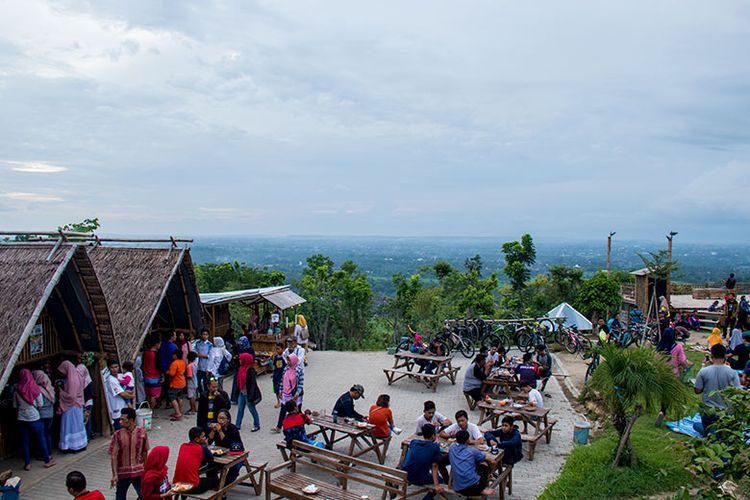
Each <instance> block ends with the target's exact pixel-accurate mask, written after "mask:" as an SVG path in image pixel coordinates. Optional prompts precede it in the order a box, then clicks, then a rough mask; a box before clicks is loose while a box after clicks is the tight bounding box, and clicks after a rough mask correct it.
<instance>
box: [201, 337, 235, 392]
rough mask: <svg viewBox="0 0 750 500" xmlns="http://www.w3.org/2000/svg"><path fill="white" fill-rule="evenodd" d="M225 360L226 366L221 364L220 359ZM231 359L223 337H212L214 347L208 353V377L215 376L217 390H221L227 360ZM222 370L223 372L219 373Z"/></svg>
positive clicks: (222, 388) (227, 363)
mask: <svg viewBox="0 0 750 500" xmlns="http://www.w3.org/2000/svg"><path fill="white" fill-rule="evenodd" d="M223 360H226V364H225V365H224V366H226V368H224V367H223V366H222V361H223ZM230 361H232V355H231V354H230V353H229V351H227V349H226V344H224V339H223V338H221V337H214V347H213V349H211V351H210V352H209V353H208V367H207V369H206V371H207V372H208V378H212V377H213V378H215V379H216V380H218V382H219V390H221V391H223V390H224V387H223V384H222V383H223V382H224V375H226V374H227V372H226V370H227V369H228V367H229V362H230ZM221 372H223V373H221Z"/></svg>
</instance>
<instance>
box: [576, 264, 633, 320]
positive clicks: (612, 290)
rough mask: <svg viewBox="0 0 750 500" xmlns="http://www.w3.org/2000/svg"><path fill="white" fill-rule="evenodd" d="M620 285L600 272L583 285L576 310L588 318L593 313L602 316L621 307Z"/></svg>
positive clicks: (577, 298)
mask: <svg viewBox="0 0 750 500" xmlns="http://www.w3.org/2000/svg"><path fill="white" fill-rule="evenodd" d="M621 301H622V296H621V295H620V284H619V283H618V282H617V280H616V279H615V278H613V277H612V276H608V275H607V273H605V272H604V271H599V272H598V273H596V274H594V275H593V276H592V277H591V278H589V279H587V280H586V281H584V282H583V284H581V286H580V288H579V290H578V296H577V297H576V301H575V304H574V305H573V306H574V307H575V308H576V309H578V310H579V311H581V313H583V314H585V315H586V316H589V317H591V315H592V314H593V313H597V315H599V316H602V315H604V314H605V313H606V311H607V310H610V309H615V308H616V307H617V306H619V305H620V302H621Z"/></svg>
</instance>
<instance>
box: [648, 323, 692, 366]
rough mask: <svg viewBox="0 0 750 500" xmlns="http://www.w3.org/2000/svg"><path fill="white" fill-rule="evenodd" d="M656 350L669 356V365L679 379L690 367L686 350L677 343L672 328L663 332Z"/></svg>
mask: <svg viewBox="0 0 750 500" xmlns="http://www.w3.org/2000/svg"><path fill="white" fill-rule="evenodd" d="M656 350H657V352H661V353H663V354H666V355H667V356H669V364H670V365H672V366H673V371H674V374H675V375H677V376H678V377H680V376H681V375H682V373H683V372H684V371H685V369H686V368H687V367H688V366H689V362H688V359H687V356H685V349H684V348H683V347H682V344H680V343H679V342H677V339H676V336H675V331H674V329H672V328H667V329H666V330H664V331H663V332H661V339H659V343H658V344H656Z"/></svg>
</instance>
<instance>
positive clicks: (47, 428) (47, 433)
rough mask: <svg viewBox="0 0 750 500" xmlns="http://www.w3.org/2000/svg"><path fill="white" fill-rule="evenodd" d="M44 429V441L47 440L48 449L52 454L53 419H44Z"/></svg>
mask: <svg viewBox="0 0 750 500" xmlns="http://www.w3.org/2000/svg"><path fill="white" fill-rule="evenodd" d="M42 427H44V439H46V440H47V449H48V450H49V452H50V454H52V418H51V417H50V418H43V419H42Z"/></svg>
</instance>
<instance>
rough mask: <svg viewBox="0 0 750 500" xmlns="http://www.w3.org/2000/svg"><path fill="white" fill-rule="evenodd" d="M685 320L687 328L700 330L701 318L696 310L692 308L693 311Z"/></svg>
mask: <svg viewBox="0 0 750 500" xmlns="http://www.w3.org/2000/svg"><path fill="white" fill-rule="evenodd" d="M687 322H688V325H689V328H690V329H692V330H700V329H701V319H700V318H699V317H698V311H697V310H695V309H693V312H692V313H690V316H688V318H687Z"/></svg>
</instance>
